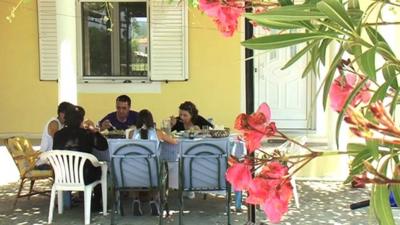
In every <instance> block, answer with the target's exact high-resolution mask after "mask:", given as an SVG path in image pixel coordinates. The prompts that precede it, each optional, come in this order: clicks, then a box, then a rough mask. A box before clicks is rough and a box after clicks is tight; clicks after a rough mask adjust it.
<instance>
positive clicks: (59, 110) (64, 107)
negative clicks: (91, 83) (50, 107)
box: [57, 102, 74, 115]
mask: <svg viewBox="0 0 400 225" xmlns="http://www.w3.org/2000/svg"><path fill="white" fill-rule="evenodd" d="M73 106H74V105H72V104H71V103H69V102H61V103H60V104H59V105H58V108H57V115H59V114H60V113H65V112H66V111H67V110H68V108H72V107H73Z"/></svg>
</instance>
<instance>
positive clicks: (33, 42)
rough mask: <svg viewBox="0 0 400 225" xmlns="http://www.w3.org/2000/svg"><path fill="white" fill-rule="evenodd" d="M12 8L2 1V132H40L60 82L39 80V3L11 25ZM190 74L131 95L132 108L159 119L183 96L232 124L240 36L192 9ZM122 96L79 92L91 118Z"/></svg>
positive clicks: (237, 99)
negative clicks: (220, 30)
mask: <svg viewBox="0 0 400 225" xmlns="http://www.w3.org/2000/svg"><path fill="white" fill-rule="evenodd" d="M12 6H14V4H11V3H10V2H0V29H1V32H0V43H1V45H2V51H3V53H2V54H0V65H1V70H0V74H1V82H0V106H1V110H0V118H1V123H0V124H1V126H0V134H6V133H40V132H41V131H42V127H43V125H44V123H45V122H46V121H47V120H48V118H49V117H51V116H54V115H55V111H56V106H57V83H56V82H49V81H46V82H45V81H39V59H38V28H37V13H36V11H37V9H36V1H32V2H30V3H28V4H23V5H22V7H21V8H20V9H19V10H18V11H17V17H16V18H15V20H14V21H13V23H11V24H9V23H8V22H7V21H6V20H5V19H3V18H5V16H6V15H8V14H9V9H10V8H11V7H12ZM189 74H190V75H189V76H190V79H189V81H187V82H170V83H168V84H165V83H162V84H161V93H160V94H130V93H128V95H129V96H130V97H131V98H132V99H133V108H134V109H135V110H140V109H142V108H147V109H149V110H151V111H152V112H153V115H154V117H155V119H156V121H158V122H159V121H161V120H162V119H163V118H166V117H168V116H170V115H172V114H175V115H176V114H177V111H178V109H177V108H178V106H179V104H180V103H182V102H183V101H185V100H191V101H193V102H194V103H195V104H196V105H197V106H198V108H199V111H200V114H201V115H203V116H204V117H206V118H207V117H213V118H214V120H215V122H216V123H218V124H224V125H225V126H229V127H232V125H233V121H234V119H235V116H236V115H237V114H238V113H239V111H240V35H236V36H234V37H233V38H225V37H223V36H222V35H221V34H219V33H218V31H217V30H216V28H215V26H214V24H213V22H212V21H211V19H209V18H208V17H207V16H205V15H203V14H201V13H199V12H198V11H197V10H190V11H189ZM117 95H118V94H110V93H107V90H104V94H88V93H82V94H79V95H78V104H80V105H82V106H83V107H84V108H85V109H86V111H87V117H88V118H90V119H92V120H94V121H98V120H99V119H101V118H102V117H103V116H104V115H105V114H106V113H108V112H110V111H112V110H114V108H115V103H114V101H115V97H116V96H117Z"/></svg>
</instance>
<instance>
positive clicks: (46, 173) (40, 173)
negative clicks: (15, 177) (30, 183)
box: [25, 170, 53, 178]
mask: <svg viewBox="0 0 400 225" xmlns="http://www.w3.org/2000/svg"><path fill="white" fill-rule="evenodd" d="M51 176H53V171H52V170H31V171H29V172H27V173H26V174H25V177H29V178H39V177H51Z"/></svg>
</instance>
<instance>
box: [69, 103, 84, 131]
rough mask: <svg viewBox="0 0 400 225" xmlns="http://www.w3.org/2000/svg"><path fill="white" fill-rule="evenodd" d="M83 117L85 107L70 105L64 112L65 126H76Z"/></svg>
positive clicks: (80, 122)
mask: <svg viewBox="0 0 400 225" xmlns="http://www.w3.org/2000/svg"><path fill="white" fill-rule="evenodd" d="M84 117H85V109H83V108H82V107H81V106H73V107H70V108H68V109H67V111H66V112H65V126H67V127H72V128H78V127H80V126H81V124H82V122H83V118H84Z"/></svg>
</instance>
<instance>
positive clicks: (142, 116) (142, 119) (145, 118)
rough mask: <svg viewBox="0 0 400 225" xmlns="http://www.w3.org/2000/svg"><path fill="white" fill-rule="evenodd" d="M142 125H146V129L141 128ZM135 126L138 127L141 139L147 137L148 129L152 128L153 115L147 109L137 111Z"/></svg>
mask: <svg viewBox="0 0 400 225" xmlns="http://www.w3.org/2000/svg"><path fill="white" fill-rule="evenodd" d="M143 125H146V129H143ZM136 128H137V129H140V138H141V139H148V138H149V135H148V134H149V131H148V129H150V128H154V120H153V115H152V114H151V112H150V111H149V110H147V109H143V110H141V111H140V112H139V114H138V118H137V121H136Z"/></svg>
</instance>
